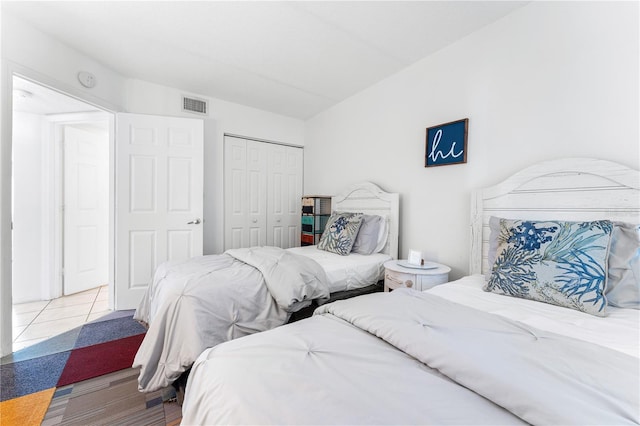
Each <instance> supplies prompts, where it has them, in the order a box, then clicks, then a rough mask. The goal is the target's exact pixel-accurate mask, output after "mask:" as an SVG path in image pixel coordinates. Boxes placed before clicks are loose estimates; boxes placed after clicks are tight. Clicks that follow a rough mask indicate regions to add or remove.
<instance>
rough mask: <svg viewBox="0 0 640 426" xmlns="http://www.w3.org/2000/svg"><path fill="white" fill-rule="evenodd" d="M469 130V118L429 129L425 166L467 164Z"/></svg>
mask: <svg viewBox="0 0 640 426" xmlns="http://www.w3.org/2000/svg"><path fill="white" fill-rule="evenodd" d="M468 128H469V119H468V118H464V119H462V120H457V121H452V122H450V123H445V124H439V125H437V126H433V127H428V128H427V152H426V155H425V157H426V158H425V163H424V166H425V167H433V166H446V165H448V164H461V163H466V162H467V130H468Z"/></svg>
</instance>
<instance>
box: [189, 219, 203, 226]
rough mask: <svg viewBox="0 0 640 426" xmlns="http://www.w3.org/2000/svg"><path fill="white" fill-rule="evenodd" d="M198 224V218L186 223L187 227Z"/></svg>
mask: <svg viewBox="0 0 640 426" xmlns="http://www.w3.org/2000/svg"><path fill="white" fill-rule="evenodd" d="M198 224H200V218H197V219H196V220H192V221H191V222H187V225H198Z"/></svg>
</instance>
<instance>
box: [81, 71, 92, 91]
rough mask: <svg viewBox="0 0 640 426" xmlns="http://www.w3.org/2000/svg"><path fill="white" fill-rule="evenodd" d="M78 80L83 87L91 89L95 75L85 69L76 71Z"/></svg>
mask: <svg viewBox="0 0 640 426" xmlns="http://www.w3.org/2000/svg"><path fill="white" fill-rule="evenodd" d="M78 81H79V82H80V84H82V85H83V86H84V87H86V88H88V89H91V88H92V87H95V85H96V76H95V75H93V74H91V73H90V72H87V71H80V72H79V73H78Z"/></svg>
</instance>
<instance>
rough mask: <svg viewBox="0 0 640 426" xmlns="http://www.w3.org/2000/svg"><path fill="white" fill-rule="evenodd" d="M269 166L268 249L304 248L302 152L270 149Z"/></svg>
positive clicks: (300, 150) (281, 147)
mask: <svg viewBox="0 0 640 426" xmlns="http://www.w3.org/2000/svg"><path fill="white" fill-rule="evenodd" d="M267 158H268V165H267V170H268V174H267V245H269V246H277V247H282V248H289V247H297V246H299V245H300V199H301V198H302V148H295V147H289V146H283V145H270V147H269V152H268V157H267Z"/></svg>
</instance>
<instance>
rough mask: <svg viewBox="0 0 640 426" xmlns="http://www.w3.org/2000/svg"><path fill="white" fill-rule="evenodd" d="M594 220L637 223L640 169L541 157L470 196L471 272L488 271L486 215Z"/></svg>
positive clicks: (580, 159) (639, 207)
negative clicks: (532, 163) (531, 164)
mask: <svg viewBox="0 0 640 426" xmlns="http://www.w3.org/2000/svg"><path fill="white" fill-rule="evenodd" d="M491 216H498V217H504V218H508V219H537V220H549V219H556V220H594V219H610V220H619V221H625V222H632V223H640V173H639V171H638V170H634V169H631V168H629V167H626V166H624V165H621V164H618V163H614V162H611V161H607V160H599V159H592V158H566V159H560V160H551V161H545V162H542V163H539V164H536V165H533V166H530V167H527V168H526V169H524V170H521V171H520V172H518V173H516V174H514V175H512V176H511V177H509V178H507V179H506V180H504V181H503V182H500V183H498V184H497V185H494V186H490V187H487V188H482V189H478V190H477V191H475V192H474V193H473V194H472V197H471V255H470V265H469V270H470V273H471V274H479V273H486V271H487V270H488V267H489V265H487V252H488V248H489V242H488V240H489V227H488V223H489V219H490V217H491Z"/></svg>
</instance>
